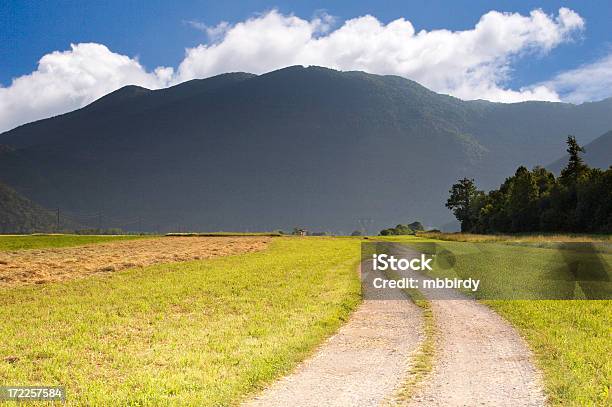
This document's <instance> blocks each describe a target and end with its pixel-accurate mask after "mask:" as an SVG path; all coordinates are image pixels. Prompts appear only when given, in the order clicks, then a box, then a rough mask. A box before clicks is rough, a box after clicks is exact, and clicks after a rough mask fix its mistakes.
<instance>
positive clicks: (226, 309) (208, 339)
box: [0, 238, 360, 406]
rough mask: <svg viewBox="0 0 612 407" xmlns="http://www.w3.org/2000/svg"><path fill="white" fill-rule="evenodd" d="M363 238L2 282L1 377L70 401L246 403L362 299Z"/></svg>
mask: <svg viewBox="0 0 612 407" xmlns="http://www.w3.org/2000/svg"><path fill="white" fill-rule="evenodd" d="M358 242H359V241H358V240H356V239H330V238H303V239H301V238H273V239H271V242H269V244H268V246H267V248H266V249H265V250H261V251H256V252H252V253H243V254H236V255H229V256H224V257H217V258H213V259H205V260H195V261H189V262H182V263H173V264H157V265H153V266H147V267H143V268H135V269H127V270H123V271H117V272H114V273H109V274H107V275H97V274H94V275H90V276H89V277H87V278H80V279H74V280H65V281H60V282H52V283H46V284H40V285H23V286H16V287H2V288H0V314H1V315H2V318H1V319H0V338H2V340H1V341H0V383H7V384H11V385H63V386H66V393H67V404H68V405H89V406H108V405H181V406H184V405H193V406H218V405H230V404H235V403H237V402H238V401H240V400H241V399H243V398H244V397H246V395H247V394H250V393H252V392H255V391H257V390H258V389H260V388H262V386H264V385H265V384H266V383H269V382H270V381H272V380H274V379H275V378H277V377H278V376H279V375H282V374H284V373H287V372H289V371H290V370H291V369H292V368H293V367H294V366H295V365H296V364H297V363H298V362H299V361H300V360H302V359H303V358H304V357H306V356H307V355H309V354H310V353H311V352H312V351H313V349H314V348H315V347H316V346H317V345H318V344H319V343H321V342H322V341H323V340H324V339H325V338H326V337H327V336H329V335H330V334H331V333H333V332H334V331H335V330H336V329H337V328H338V326H339V325H340V324H341V323H342V322H343V321H344V320H345V319H346V318H347V317H348V315H349V314H350V312H351V311H352V310H353V309H354V308H355V307H356V305H357V304H358V303H359V301H360V283H359V278H358V274H357V272H356V267H357V261H358V258H359V244H358Z"/></svg>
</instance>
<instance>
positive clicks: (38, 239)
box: [0, 235, 150, 251]
mask: <svg viewBox="0 0 612 407" xmlns="http://www.w3.org/2000/svg"><path fill="white" fill-rule="evenodd" d="M146 237H150V236H137V235H0V251H2V250H22V249H42V248H45V247H69V246H80V245H84V244H90V243H104V242H116V241H119V240H131V239H140V238H146Z"/></svg>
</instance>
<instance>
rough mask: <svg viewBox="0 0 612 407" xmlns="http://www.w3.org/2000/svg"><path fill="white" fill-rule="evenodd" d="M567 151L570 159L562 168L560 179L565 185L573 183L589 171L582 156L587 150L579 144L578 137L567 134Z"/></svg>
mask: <svg viewBox="0 0 612 407" xmlns="http://www.w3.org/2000/svg"><path fill="white" fill-rule="evenodd" d="M566 151H567V153H568V154H569V161H568V163H567V166H566V167H565V168H564V169H563V170H561V177H560V180H561V182H562V183H563V184H564V185H572V184H575V183H576V181H577V180H578V179H579V178H580V177H582V176H583V175H584V174H585V173H586V172H587V171H588V167H587V165H586V164H585V163H584V160H583V159H582V157H581V156H580V153H584V152H585V150H584V147H581V146H580V145H579V144H578V142H577V141H576V137H574V136H567V150H566Z"/></svg>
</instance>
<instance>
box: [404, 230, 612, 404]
mask: <svg viewBox="0 0 612 407" xmlns="http://www.w3.org/2000/svg"><path fill="white" fill-rule="evenodd" d="M395 241H404V242H409V243H410V244H411V245H413V246H415V247H416V248H421V249H425V248H426V246H425V245H424V243H426V242H434V241H432V240H427V239H423V238H412V239H410V238H401V239H395ZM435 243H436V244H439V247H441V248H444V249H448V250H450V251H452V252H453V253H454V254H455V255H456V256H457V258H458V261H457V264H456V265H455V267H454V268H451V269H445V270H441V269H440V268H434V270H436V271H435V272H434V273H433V275H435V276H439V277H458V276H459V277H462V278H465V277H468V276H470V277H474V278H479V279H481V280H482V281H481V288H480V290H479V291H481V293H480V294H481V298H483V299H484V300H483V302H484V303H486V304H487V305H489V306H490V307H492V308H493V309H495V310H496V311H497V312H499V313H500V314H501V315H502V316H504V317H505V318H506V319H507V320H508V321H509V322H511V323H512V324H513V325H514V326H516V327H517V328H518V329H519V332H521V334H522V336H523V337H524V338H525V339H526V340H527V342H528V343H529V344H530V346H531V348H532V350H533V352H534V354H535V356H536V359H537V363H538V365H539V366H540V368H541V369H542V371H543V373H544V381H545V387H546V391H547V395H548V398H549V401H550V403H551V404H552V405H562V406H572V405H588V406H591V405H593V406H595V405H597V406H600V405H601V406H603V405H610V403H611V400H610V385H611V383H612V363H611V362H610V361H611V358H610V355H611V354H612V341H611V340H610V338H612V300H537V299H528V298H561V297H563V296H564V295H566V294H567V291H568V290H567V288H568V286H567V284H565V283H564V282H563V281H561V282H559V281H554V280H551V278H550V277H551V273H553V274H554V273H561V274H563V273H564V267H566V265H565V260H566V259H567V258H568V257H569V258H581V256H584V253H582V252H581V251H580V250H579V249H580V247H578V248H577V250H573V251H571V252H570V253H569V254H567V253H566V254H562V255H560V254H559V253H560V249H559V247H557V245H556V244H553V243H547V242H545V241H543V240H542V239H540V240H538V241H537V242H534V243H533V244H529V242H516V241H510V242H506V243H504V242H503V241H499V240H496V241H495V242H494V243H478V244H473V243H472V242H460V241H444V242H442V241H435ZM561 247H563V246H561ZM598 250H599V256H600V259H601V260H603V261H604V262H605V263H606V264H607V271H608V273H610V265H612V253H611V252H610V250H609V247H605V246H604V247H600V248H598ZM605 284H606V283H601V286H604V287H605ZM607 287H609V283H608V284H607ZM576 293H577V295H578V297H580V296H581V295H583V293H582V294H581V292H580V288H576ZM497 298H520V299H516V300H508V299H506V300H500V299H497ZM608 298H609V297H608Z"/></svg>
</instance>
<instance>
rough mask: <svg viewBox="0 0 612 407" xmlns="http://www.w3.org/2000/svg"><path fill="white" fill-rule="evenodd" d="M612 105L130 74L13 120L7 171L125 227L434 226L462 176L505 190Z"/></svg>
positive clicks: (363, 82) (22, 183)
mask: <svg viewBox="0 0 612 407" xmlns="http://www.w3.org/2000/svg"><path fill="white" fill-rule="evenodd" d="M611 113H612V99H606V100H603V101H601V102H595V103H585V104H582V105H578V106H576V105H571V104H564V103H547V102H527V103H517V104H500V103H491V102H486V101H462V100H460V99H457V98H454V97H450V96H446V95H440V94H437V93H434V92H432V91H430V90H428V89H427V88H425V87H423V86H421V85H419V84H417V83H416V82H413V81H410V80H407V79H404V78H400V77H397V76H380V75H372V74H367V73H363V72H339V71H335V70H331V69H326V68H319V67H309V68H304V67H299V66H297V67H289V68H285V69H280V70H277V71H273V72H270V73H267V74H263V75H252V74H247V73H230V74H224V75H219V76H215V77H212V78H208V79H202V80H192V81H189V82H185V83H182V84H180V85H177V86H174V87H170V88H167V89H161V90H154V91H153V90H148V89H144V88H141V87H137V86H128V87H124V88H122V89H119V90H117V91H115V92H113V93H110V94H108V95H106V96H104V97H103V98H101V99H99V100H97V101H95V102H93V103H92V104H90V105H88V106H86V107H84V108H82V109H79V110H76V111H74V112H71V113H67V114H64V115H61V116H57V117H53V118H50V119H45V120H40V121H37V122H34V123H30V124H27V125H23V126H20V127H18V128H16V129H13V130H11V131H8V132H6V133H3V134H1V135H0V144H3V145H7V146H9V148H8V149H5V151H4V153H2V154H1V155H0V179H1V180H3V181H5V182H7V183H8V184H10V185H12V186H14V187H15V188H16V189H17V190H18V191H19V192H21V193H23V194H24V195H26V196H28V197H30V198H31V199H33V200H35V201H36V202H40V203H41V204H42V205H44V206H46V207H49V208H56V207H60V208H62V210H65V211H68V212H73V213H84V212H86V213H92V212H96V213H97V212H100V213H101V214H103V217H104V221H103V222H101V223H104V224H103V225H102V227H123V228H124V229H126V230H130V228H129V227H128V226H127V225H126V224H128V223H130V222H131V223H132V224H133V223H134V222H136V221H137V222H138V224H141V225H142V228H143V229H147V230H171V229H174V230H176V229H177V228H180V229H193V230H271V229H276V228H283V229H290V228H292V227H294V226H302V227H306V228H309V229H312V230H333V231H344V232H350V231H352V230H354V229H359V220H362V221H363V220H364V219H371V222H369V224H370V225H371V228H372V230H370V232H374V231H378V230H379V229H381V228H382V227H388V226H389V225H395V224H398V223H405V222H407V221H409V220H410V221H411V220H414V219H418V220H421V221H422V222H423V223H424V224H425V225H427V226H437V225H441V224H444V223H446V222H448V221H449V220H451V219H452V216H451V214H450V212H449V211H448V210H447V209H446V208H444V202H445V200H446V198H447V194H448V189H449V187H450V185H451V184H452V183H453V182H454V181H455V180H456V179H458V178H460V177H463V176H470V177H475V178H476V179H477V181H478V183H479V186H481V187H483V188H491V187H496V186H498V185H499V184H500V183H501V182H502V181H503V179H504V178H505V177H506V176H508V175H509V174H511V173H513V172H514V170H515V169H516V167H517V166H518V165H520V164H525V165H528V166H533V165H536V164H542V163H547V162H552V161H553V160H555V159H556V158H557V157H559V156H560V155H561V154H562V153H563V151H564V143H565V137H566V135H567V134H574V135H576V136H577V137H578V140H579V141H580V142H582V143H586V142H589V141H592V140H593V139H595V137H596V136H597V135H599V134H602V133H603V132H604V131H607V130H608V129H610V128H612V114H611ZM101 217H102V216H101ZM132 230H133V229H132Z"/></svg>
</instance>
